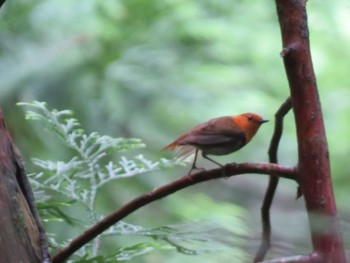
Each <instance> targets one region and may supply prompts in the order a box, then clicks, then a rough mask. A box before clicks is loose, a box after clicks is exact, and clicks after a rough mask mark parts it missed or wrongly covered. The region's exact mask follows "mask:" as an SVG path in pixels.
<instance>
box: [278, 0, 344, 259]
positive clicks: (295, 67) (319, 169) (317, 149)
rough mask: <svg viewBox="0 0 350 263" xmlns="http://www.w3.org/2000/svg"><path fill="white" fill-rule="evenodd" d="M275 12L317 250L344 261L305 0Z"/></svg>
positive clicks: (292, 0)
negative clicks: (311, 51)
mask: <svg viewBox="0 0 350 263" xmlns="http://www.w3.org/2000/svg"><path fill="white" fill-rule="evenodd" d="M276 10H277V15H278V19H279V24H280V27H281V33H282V43H283V51H282V53H281V55H282V57H283V62H284V66H285V69H286V73H287V77H288V81H289V88H290V92H291V98H292V103H293V111H294V115H295V121H296V130H297V140H298V159H299V163H298V181H299V184H300V187H301V190H302V192H303V195H304V199H305V204H306V209H307V212H308V216H309V224H310V229H311V239H312V244H313V249H314V252H315V253H317V254H319V255H320V256H321V258H322V262H337V263H345V262H346V258H345V251H344V246H343V241H342V236H341V230H340V225H339V220H338V217H337V209H336V204H335V199H334V194H333V187H332V180H331V173H330V163H329V152H328V146H327V139H326V134H325V129H324V124H323V116H322V109H321V103H320V100H319V95H318V90H317V85H316V77H315V74H314V70H313V65H312V60H311V54H310V43H309V30H308V24H307V13H306V1H305V0H276ZM315 215H317V216H315ZM320 218H321V219H322V220H320ZM321 229H322V231H320V230H321Z"/></svg>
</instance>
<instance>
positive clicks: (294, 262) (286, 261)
mask: <svg viewBox="0 0 350 263" xmlns="http://www.w3.org/2000/svg"><path fill="white" fill-rule="evenodd" d="M281 262H283V263H321V262H323V261H322V257H321V256H320V255H319V254H317V253H313V254H311V255H307V256H304V255H298V256H291V257H285V258H277V259H272V260H268V261H262V262H261V263H281Z"/></svg>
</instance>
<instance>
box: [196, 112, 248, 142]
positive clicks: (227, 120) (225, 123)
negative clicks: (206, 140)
mask: <svg viewBox="0 0 350 263" xmlns="http://www.w3.org/2000/svg"><path fill="white" fill-rule="evenodd" d="M192 134H193V135H226V136H230V137H232V136H233V137H234V136H238V137H240V136H241V135H242V134H243V135H244V133H243V131H242V130H241V129H240V128H239V127H238V126H237V125H236V124H235V123H234V122H233V119H232V117H229V116H227V117H220V118H216V119H212V120H210V121H208V122H207V123H204V124H200V125H198V126H197V127H195V128H194V129H193V132H191V135H192Z"/></svg>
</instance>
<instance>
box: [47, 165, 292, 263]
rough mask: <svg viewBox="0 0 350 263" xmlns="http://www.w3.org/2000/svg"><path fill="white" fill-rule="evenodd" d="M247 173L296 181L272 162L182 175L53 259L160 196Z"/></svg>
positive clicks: (60, 258)
mask: <svg viewBox="0 0 350 263" xmlns="http://www.w3.org/2000/svg"><path fill="white" fill-rule="evenodd" d="M247 173H256V174H271V175H273V176H277V177H283V178H287V179H291V180H296V168H295V167H292V168H290V167H285V166H282V165H276V164H270V163H241V164H227V165H225V166H224V167H222V168H217V169H213V170H208V171H200V172H197V173H194V174H191V175H188V176H183V177H181V178H179V179H177V180H175V181H173V182H171V183H169V184H167V185H164V186H162V187H159V188H156V189H154V190H153V191H151V192H149V193H145V194H143V195H141V196H139V197H137V198H135V199H133V200H132V201H130V202H129V203H127V204H125V205H124V206H122V207H121V208H120V209H118V210H117V211H115V212H114V213H112V214H110V215H109V216H107V217H105V218H104V219H102V220H101V221H100V222H98V223H96V224H95V225H93V226H92V227H90V228H89V229H87V230H86V231H85V232H84V233H83V234H81V235H80V236H78V237H77V238H75V239H74V240H72V241H71V242H70V243H69V244H68V245H67V246H66V247H64V248H62V249H61V250H60V251H58V252H57V253H56V255H54V257H53V259H52V260H53V262H54V263H58V262H63V261H65V260H66V259H67V258H68V257H70V256H71V255H72V254H73V253H74V252H75V251H77V250H78V249H79V248H81V247H82V246H84V245H85V244H86V243H88V242H89V241H91V240H92V239H93V238H95V237H96V236H97V235H99V234H101V233H102V232H103V231H105V230H106V229H107V228H109V227H110V226H112V225H113V224H115V223H117V222H118V221H120V220H121V219H123V218H124V217H126V216H128V215H129V214H131V213H132V212H134V211H136V210H137V209H139V208H141V207H143V206H145V205H146V204H149V203H151V202H153V201H156V200H158V199H161V198H163V197H165V196H168V195H170V194H172V193H175V192H177V191H179V190H181V189H184V188H186V187H188V186H191V185H194V184H198V183H201V182H205V181H209V180H213V179H218V178H223V177H231V176H235V175H239V174H247Z"/></svg>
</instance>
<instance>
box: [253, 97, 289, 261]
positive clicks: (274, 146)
mask: <svg viewBox="0 0 350 263" xmlns="http://www.w3.org/2000/svg"><path fill="white" fill-rule="evenodd" d="M291 108H292V101H291V99H290V97H288V98H287V99H286V101H285V102H284V103H283V104H282V105H281V106H280V108H279V109H278V111H277V112H276V114H275V130H274V132H273V135H272V138H271V142H270V147H269V151H268V154H269V161H270V163H277V162H278V160H277V151H278V145H279V142H280V140H281V137H282V132H283V118H284V116H285V115H286V114H287V113H288V112H289V110H290V109H291ZM278 181H279V178H278V177H277V176H273V175H270V180H269V184H268V186H267V189H266V193H265V197H264V201H263V204H262V207H261V220H262V227H263V231H262V240H261V243H260V247H259V249H258V251H257V253H256V255H255V259H254V262H260V261H262V260H263V259H264V257H265V255H266V253H267V251H268V249H269V248H270V246H271V223H270V207H271V204H272V200H273V197H274V195H275V192H276V188H277V185H278Z"/></svg>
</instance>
